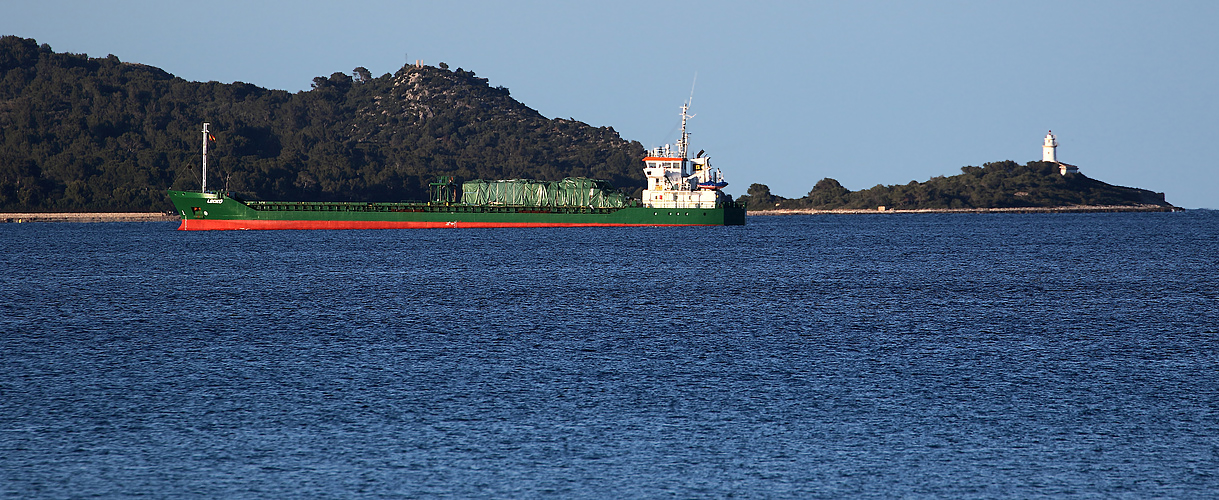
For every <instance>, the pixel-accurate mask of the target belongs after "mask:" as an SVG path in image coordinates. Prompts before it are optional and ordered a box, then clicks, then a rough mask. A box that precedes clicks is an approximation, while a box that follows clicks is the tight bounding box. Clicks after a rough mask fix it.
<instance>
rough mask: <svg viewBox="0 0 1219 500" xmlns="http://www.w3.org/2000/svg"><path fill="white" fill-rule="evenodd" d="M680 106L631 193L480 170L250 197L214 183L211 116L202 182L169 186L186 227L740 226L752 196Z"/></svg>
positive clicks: (594, 183)
mask: <svg viewBox="0 0 1219 500" xmlns="http://www.w3.org/2000/svg"><path fill="white" fill-rule="evenodd" d="M687 110H688V104H687V105H683V106H682V129H681V138H680V139H679V140H678V143H677V150H676V151H673V150H672V149H670V148H669V146H668V145H666V146H664V147H663V148H655V149H653V150H652V151H651V154H650V155H649V156H648V157H646V158H644V163H645V168H644V174H645V175H646V177H647V178H648V188H647V189H645V190H644V191H643V199H641V200H635V199H629V198H627V197H626V196H625V195H623V194H622V193H620V192H618V191H616V190H614V189H613V187H612V186H610V185H609V183H608V182H606V181H601V180H595V179H585V178H567V179H563V180H561V181H537V180H520V179H515V180H496V181H486V180H474V181H468V182H465V183H462V184H461V185H460V186H459V185H458V184H457V183H456V182H454V180H453V178H451V177H441V178H440V179H439V180H438V181H437V182H435V183H433V184H432V186H431V201H428V202H396V203H370V202H310V201H247V200H243V199H241V198H240V197H238V196H236V195H233V194H231V193H220V192H213V191H208V190H207V145H208V142H209V138H210V133H209V132H208V129H207V128H208V124H206V123H205V124H203V136H204V138H203V189H202V191H169V199H170V201H172V202H173V204H174V208H175V209H176V210H177V212H178V215H180V216H181V217H182V224H181V225H180V226H178V229H179V230H186V231H197V230H198V231H201V230H234V229H391V228H441V227H454V228H456V227H585V226H735V225H744V224H745V206H744V204H742V203H738V202H734V201H732V198H731V197H729V196H728V195H726V194H724V193H723V192H722V191H721V189H722V188H723V187H724V186H726V185H727V183H726V182H724V180H723V176H722V175H721V174H720V172H719V170H718V169H712V168H711V166H710V161H709V158H708V157H706V156H703V155H702V153H701V152H700V153H699V154H698V155H697V157H695V158H689V157H688V154H687V151H688V148H687V141H688V135H687V134H686V120H687V119H688V118H689V115H687V114H686V111H687Z"/></svg>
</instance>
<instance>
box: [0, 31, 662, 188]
mask: <svg viewBox="0 0 1219 500" xmlns="http://www.w3.org/2000/svg"><path fill="white" fill-rule="evenodd" d="M352 73H353V74H354V77H353V76H349V75H347V74H344V73H334V74H332V75H330V76H329V77H317V78H314V80H313V85H312V89H311V90H309V91H305V92H297V93H289V92H285V91H280V90H268V89H264V88H261V87H258V86H255V85H251V84H248V83H242V82H235V83H231V84H222V83H217V82H206V83H204V82H189V81H186V80H183V79H181V78H177V77H174V76H173V75H171V74H169V73H166V72H164V71H162V70H160V69H157V68H154V67H150V66H145V65H142V64H133V63H124V62H121V61H119V59H118V58H117V57H115V56H113V55H111V56H108V57H105V58H89V57H87V56H85V55H83V54H70V53H56V52H54V51H52V50H51V48H50V47H49V46H47V45H45V44H43V45H41V46H39V45H38V44H37V42H35V41H34V40H31V39H23V38H18V37H13V36H8V37H3V38H0V211H127V210H131V211H143V210H156V211H161V210H168V209H170V208H171V205H170V204H169V201H168V200H167V198H166V195H165V190H166V189H170V188H173V189H198V188H199V187H200V179H199V167H200V163H201V147H202V144H201V141H202V134H201V133H200V132H199V130H200V126H201V125H202V123H203V122H205V121H207V122H211V124H212V125H211V130H212V133H213V135H215V136H216V138H217V142H216V143H215V145H214V146H213V147H212V148H211V149H210V152H211V154H209V155H208V171H209V179H208V187H209V188H219V189H227V190H230V191H235V192H239V193H241V194H242V195H243V196H245V197H247V198H251V199H265V200H270V199H291V200H317V201H331V200H361V201H363V200H369V201H373V200H380V201H399V200H423V199H427V197H428V184H429V183H430V182H432V181H433V180H435V178H436V177H437V176H440V175H449V176H455V177H457V178H459V179H465V180H469V179H476V178H483V179H512V178H534V179H542V180H560V179H562V178H564V177H593V178H598V179H606V180H609V181H610V182H612V183H613V184H614V185H615V186H618V187H619V188H620V189H623V190H626V191H629V192H632V193H634V192H637V191H639V190H641V189H642V188H643V187H644V185H645V184H646V183H645V179H644V178H643V173H642V169H641V168H640V167H641V165H640V163H639V162H640V160H641V159H642V158H643V156H644V150H643V147H642V145H640V144H639V143H638V142H628V141H626V140H623V139H622V138H621V137H619V136H618V133H617V132H615V131H614V130H613V129H612V128H610V127H600V128H598V127H591V126H589V125H587V124H584V123H581V122H578V121H575V120H563V119H557V118H556V119H547V118H545V117H543V116H542V115H541V114H539V113H538V112H537V111H535V110H533V109H530V108H528V107H526V106H525V105H523V104H521V103H519V102H517V101H516V100H514V99H512V98H511V97H510V96H509V92H508V89H505V88H503V87H491V86H489V85H488V84H487V80H486V79H485V78H478V77H476V76H475V75H474V73H473V72H471V71H465V70H463V69H461V68H458V69H456V70H453V71H450V70H448V66H447V65H445V64H444V63H441V64H440V65H439V67H431V66H424V67H418V68H417V67H414V66H406V67H403V68H402V69H400V70H398V71H397V72H396V73H395V74H393V75H390V74H388V73H387V74H385V75H382V76H380V77H376V78H374V77H373V76H372V74H371V73H370V72H369V71H368V70H367V69H366V68H363V67H359V68H355V70H353V72H352Z"/></svg>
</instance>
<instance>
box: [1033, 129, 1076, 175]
mask: <svg viewBox="0 0 1219 500" xmlns="http://www.w3.org/2000/svg"><path fill="white" fill-rule="evenodd" d="M1057 148H1058V138H1056V137H1054V131H1053V130H1051V131H1049V132H1046V133H1045V140H1044V141H1042V143H1041V161H1043V162H1047V163H1057V164H1058V173H1059V174H1062V175H1067V174H1078V173H1079V167H1077V166H1075V165H1069V164H1066V163H1063V162H1060V161H1058V152H1057V151H1056V150H1057Z"/></svg>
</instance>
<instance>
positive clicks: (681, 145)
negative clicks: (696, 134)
mask: <svg viewBox="0 0 1219 500" xmlns="http://www.w3.org/2000/svg"><path fill="white" fill-rule="evenodd" d="M689 109H690V103H689V102H685V103H682V105H681V139H678V141H677V154H678V155H681V159H682V160H685V159H686V158H688V157H689V155H687V154H686V147H687V145H688V144H689V143H690V136H689V135H686V120H688V119H689V118H690V115H687V114H686V111H688V110H689Z"/></svg>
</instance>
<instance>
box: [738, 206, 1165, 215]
mask: <svg viewBox="0 0 1219 500" xmlns="http://www.w3.org/2000/svg"><path fill="white" fill-rule="evenodd" d="M1182 210H1184V209H1182V208H1178V207H1174V206H1163V205H1071V206H1066V207H1008V208H923V209H917V210H907V209H892V208H887V207H877V208H876V209H873V210H862V209H838V210H817V209H812V208H791V209H778V208H777V209H772V210H750V211H749V212H748V214H749V215H807V214H1063V213H1098V212H1180V211H1182Z"/></svg>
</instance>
